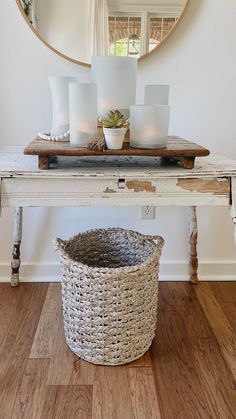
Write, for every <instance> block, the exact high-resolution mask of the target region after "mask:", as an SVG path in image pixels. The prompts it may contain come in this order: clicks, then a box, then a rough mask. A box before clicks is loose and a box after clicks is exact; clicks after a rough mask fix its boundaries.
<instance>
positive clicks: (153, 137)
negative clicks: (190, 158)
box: [130, 105, 170, 148]
mask: <svg viewBox="0 0 236 419" xmlns="http://www.w3.org/2000/svg"><path fill="white" fill-rule="evenodd" d="M169 119H170V106H166V105H162V106H146V105H135V106H131V107H130V145H131V147H135V148H164V147H166V146H167V139H168V129H169Z"/></svg>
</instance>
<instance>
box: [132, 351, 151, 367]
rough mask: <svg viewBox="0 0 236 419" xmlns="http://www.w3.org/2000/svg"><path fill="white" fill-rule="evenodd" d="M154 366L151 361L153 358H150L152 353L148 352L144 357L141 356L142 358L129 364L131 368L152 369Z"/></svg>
mask: <svg viewBox="0 0 236 419" xmlns="http://www.w3.org/2000/svg"><path fill="white" fill-rule="evenodd" d="M151 366H152V361H151V357H150V352H149V351H147V352H146V353H145V354H144V355H143V356H141V358H139V359H136V360H135V361H133V362H130V363H129V367H137V368H140V367H151Z"/></svg>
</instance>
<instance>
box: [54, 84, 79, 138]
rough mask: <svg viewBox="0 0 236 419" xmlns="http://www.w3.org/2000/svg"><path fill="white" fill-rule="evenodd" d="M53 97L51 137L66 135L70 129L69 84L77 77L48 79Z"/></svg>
mask: <svg viewBox="0 0 236 419" xmlns="http://www.w3.org/2000/svg"><path fill="white" fill-rule="evenodd" d="M48 81H49V86H50V91H51V97H52V127H51V135H62V134H65V132H66V131H68V129H69V92H68V89H69V83H70V82H73V81H76V77H58V76H55V77H54V76H51V77H48Z"/></svg>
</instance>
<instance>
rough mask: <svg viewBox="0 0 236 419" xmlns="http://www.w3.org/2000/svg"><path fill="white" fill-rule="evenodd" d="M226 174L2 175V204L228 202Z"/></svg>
mask: <svg viewBox="0 0 236 419" xmlns="http://www.w3.org/2000/svg"><path fill="white" fill-rule="evenodd" d="M230 188H231V182H230V178H229V177H217V176H216V177H212V176H211V177H206V176H205V177H202V176H201V177H200V176H199V177H197V178H196V177H194V178H178V177H176V178H151V177H150V178H145V179H144V178H137V179H134V178H128V177H127V178H114V177H112V178H96V177H88V178H55V177H54V178H39V177H35V178H33V177H29V178H27V177H22V178H21V177H15V178H14V177H12V178H3V179H2V184H1V206H2V207H18V206H23V207H30V206H36V207H58V206H92V205H93V206H100V205H103V206H110V205H111V206H131V205H158V206H161V205H178V206H188V205H197V206H199V205H229V204H230V199H231V190H230Z"/></svg>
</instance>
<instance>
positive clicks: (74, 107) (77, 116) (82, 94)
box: [69, 83, 97, 147]
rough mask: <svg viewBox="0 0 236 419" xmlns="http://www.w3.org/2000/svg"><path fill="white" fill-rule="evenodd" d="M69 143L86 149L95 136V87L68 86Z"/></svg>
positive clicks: (82, 85) (82, 84)
mask: <svg viewBox="0 0 236 419" xmlns="http://www.w3.org/2000/svg"><path fill="white" fill-rule="evenodd" d="M69 115H70V118H69V120H70V143H71V144H72V145H73V146H75V147H86V146H87V144H88V142H89V141H90V140H92V139H93V138H95V137H96V134H97V86H96V84H92V83H70V84H69Z"/></svg>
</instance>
